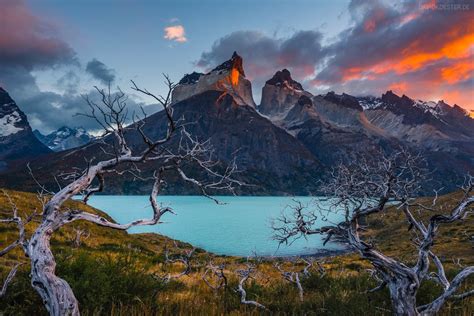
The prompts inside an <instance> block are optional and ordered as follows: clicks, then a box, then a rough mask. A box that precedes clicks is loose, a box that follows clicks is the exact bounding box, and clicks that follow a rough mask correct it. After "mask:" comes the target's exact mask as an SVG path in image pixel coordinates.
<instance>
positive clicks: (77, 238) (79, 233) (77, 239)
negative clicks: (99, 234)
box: [72, 228, 91, 248]
mask: <svg viewBox="0 0 474 316" xmlns="http://www.w3.org/2000/svg"><path fill="white" fill-rule="evenodd" d="M74 232H75V233H76V234H75V235H74V237H73V238H72V246H73V247H74V248H79V247H80V246H81V244H82V240H81V238H82V239H87V238H89V237H90V235H91V232H90V231H88V230H85V229H81V228H74Z"/></svg>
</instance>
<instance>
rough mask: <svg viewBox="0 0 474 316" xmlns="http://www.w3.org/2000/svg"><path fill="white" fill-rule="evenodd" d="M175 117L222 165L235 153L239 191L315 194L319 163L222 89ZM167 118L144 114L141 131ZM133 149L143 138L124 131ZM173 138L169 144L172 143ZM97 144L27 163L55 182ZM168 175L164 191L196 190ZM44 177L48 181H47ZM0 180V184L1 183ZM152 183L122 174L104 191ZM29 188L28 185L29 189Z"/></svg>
mask: <svg viewBox="0 0 474 316" xmlns="http://www.w3.org/2000/svg"><path fill="white" fill-rule="evenodd" d="M173 109H174V112H173V115H174V116H175V117H176V118H182V117H183V118H184V120H185V122H189V124H188V125H187V126H186V130H187V131H188V132H189V133H191V135H193V136H195V137H198V138H199V139H200V140H202V141H205V140H209V141H210V143H211V144H212V146H213V148H214V156H213V157H214V159H215V160H219V161H220V162H221V163H222V165H225V164H227V163H228V162H230V161H231V160H232V159H233V157H234V155H236V163H237V166H238V169H239V171H240V172H239V173H238V174H237V175H236V176H237V177H238V178H239V179H240V180H242V181H244V182H245V183H248V184H249V185H248V186H244V187H242V188H241V189H240V192H239V193H242V194H309V193H311V192H315V190H316V181H315V179H316V178H318V173H319V172H320V168H319V163H318V162H317V160H316V159H315V158H314V156H313V155H312V154H311V152H310V151H309V150H308V149H306V147H305V146H304V145H302V144H301V143H300V142H299V141H297V140H296V139H294V138H293V137H292V136H291V135H290V134H288V133H287V132H286V131H285V130H283V129H281V128H279V127H277V126H275V125H274V124H272V123H271V121H270V120H268V119H266V118H264V117H262V116H261V115H260V114H259V113H258V112H257V111H256V110H255V109H254V108H253V107H251V106H247V105H239V104H237V103H236V102H235V100H234V98H233V97H232V96H230V95H229V94H225V93H222V92H220V91H206V92H204V93H201V94H199V95H195V96H192V97H191V98H188V99H186V100H183V101H181V102H179V103H176V104H174V105H173ZM165 129H166V118H165V116H164V113H163V112H158V113H156V114H154V115H152V116H150V117H148V118H147V120H146V124H145V126H144V131H145V133H147V135H149V136H150V137H151V138H153V139H158V138H161V137H162V136H163V135H164V134H165ZM127 139H128V141H129V143H130V144H131V146H132V148H135V149H139V148H140V147H141V146H142V140H141V136H140V135H139V134H138V133H136V132H135V131H130V132H129V133H128V134H127ZM177 141H178V138H177V136H176V137H175V138H174V140H173V142H171V144H169V146H171V148H172V146H174V144H176V142H177ZM100 146H101V144H98V143H92V144H90V145H88V146H85V147H82V148H77V149H73V150H69V151H66V152H60V153H55V154H52V155H50V156H48V159H47V160H40V161H35V162H33V163H32V164H31V166H32V168H33V169H34V172H35V174H36V175H37V176H41V178H42V179H45V180H44V181H45V183H46V184H48V185H50V186H54V185H55V183H54V178H53V177H52V175H54V174H59V173H61V172H67V171H68V170H69V171H71V170H72V168H73V167H77V166H80V167H86V165H85V163H84V157H86V159H88V158H91V157H95V158H96V160H97V159H100V158H103V157H102V156H101V155H102V154H101V153H102V151H101V149H100ZM155 168H156V165H154V164H153V162H150V163H147V164H146V165H144V166H141V169H142V170H143V173H144V174H145V175H146V174H151V173H152V172H153V170H155ZM27 176H28V175H26V174H24V173H22V172H17V173H16V174H15V175H13V174H6V175H3V176H2V177H1V178H2V179H5V182H6V183H7V184H10V185H11V183H15V182H17V183H22V186H23V187H25V182H27ZM170 176H171V178H168V180H169V181H168V182H167V186H166V188H165V192H166V193H170V194H186V193H197V191H196V190H195V188H194V187H192V186H190V185H189V184H185V183H183V182H181V181H179V180H178V178H177V177H176V176H174V175H170ZM46 179H47V180H46ZM2 182H3V181H2V180H1V179H0V185H5V183H2ZM150 187H151V182H145V183H143V182H141V181H133V179H131V178H130V177H129V178H126V177H112V179H110V178H109V180H108V183H107V187H106V191H107V192H109V193H130V194H131V193H147V191H148V190H149V189H150ZM31 189H32V188H31Z"/></svg>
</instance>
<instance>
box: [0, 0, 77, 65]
mask: <svg viewBox="0 0 474 316" xmlns="http://www.w3.org/2000/svg"><path fill="white" fill-rule="evenodd" d="M1 6H2V9H1V10H0V30H1V33H2V35H1V36H0V67H2V66H5V65H6V66H9V67H12V66H16V67H22V68H25V69H27V70H32V69H39V68H44V67H49V66H54V65H58V64H69V63H72V62H75V52H74V50H73V49H72V48H71V47H70V46H69V45H68V44H67V43H66V42H64V41H63V40H61V39H60V38H59V37H58V32H57V29H56V27H55V25H54V24H52V23H51V22H47V21H45V20H43V19H40V18H39V17H36V16H34V15H33V14H32V13H31V12H30V10H29V9H28V8H27V7H26V6H25V4H24V2H23V1H14V0H6V1H2V5H1Z"/></svg>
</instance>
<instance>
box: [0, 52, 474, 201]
mask: <svg viewBox="0 0 474 316" xmlns="http://www.w3.org/2000/svg"><path fill="white" fill-rule="evenodd" d="M262 91H263V93H262V103H261V104H260V105H259V107H258V110H257V107H256V106H255V103H254V101H253V97H252V90H251V83H250V81H249V80H247V79H246V78H245V72H244V69H243V61H242V58H241V57H240V56H238V55H237V54H236V53H234V55H233V56H232V57H231V58H230V59H229V60H227V61H225V62H224V63H222V64H221V65H219V66H217V67H216V68H214V69H213V70H212V71H210V72H209V73H207V74H202V73H196V72H194V73H191V74H189V75H185V76H184V77H183V78H182V79H181V81H180V82H179V84H178V85H177V87H176V89H175V90H174V91H173V94H172V101H173V110H174V113H173V115H174V116H175V117H177V118H180V119H182V120H184V121H186V122H193V124H189V125H187V131H188V132H189V133H191V134H192V135H193V136H195V137H197V138H199V139H205V140H209V142H210V144H212V146H213V148H214V150H215V151H214V153H213V158H214V159H216V161H219V162H223V163H225V162H228V161H231V160H232V159H233V158H234V154H237V164H238V167H239V179H240V180H242V181H243V182H245V183H249V184H252V185H251V186H248V187H246V188H243V189H242V192H240V193H245V194H307V193H313V194H314V193H317V192H318V191H317V190H318V188H317V186H318V181H317V180H319V179H321V178H322V177H324V176H325V175H326V171H328V170H331V168H332V167H334V166H335V165H337V164H339V163H340V162H343V163H354V162H356V163H357V161H359V159H367V160H368V159H374V157H377V156H378V155H379V154H380V152H391V151H393V150H396V149H399V148H401V147H403V148H407V149H408V150H413V151H414V152H417V153H421V154H422V155H423V157H424V158H425V159H426V161H427V164H428V168H429V169H430V170H435V171H436V172H433V175H432V177H433V179H434V180H435V182H431V181H430V182H426V183H423V186H422V191H423V192H422V193H423V194H431V193H432V190H433V189H439V188H441V187H444V189H445V190H446V191H452V190H454V189H455V188H456V185H457V184H458V183H459V181H461V180H462V179H463V176H464V175H465V174H466V173H468V172H470V173H473V172H474V119H472V118H470V117H469V115H467V113H466V111H464V110H463V109H462V108H461V107H459V106H457V105H453V106H451V105H448V104H446V103H445V102H443V101H439V102H429V101H421V100H414V99H412V98H409V97H408V96H405V95H403V96H398V95H396V94H395V93H393V92H392V91H387V92H386V93H384V94H383V95H382V96H380V97H358V96H352V95H349V94H345V93H342V94H337V93H335V92H329V93H326V94H323V95H316V96H314V95H312V94H311V93H309V92H308V91H305V90H304V88H303V86H302V85H301V84H300V83H298V82H297V81H296V80H294V79H293V78H292V77H291V74H290V72H289V71H288V70H285V69H284V70H281V71H278V72H276V74H275V75H274V76H273V77H272V78H270V79H269V80H268V81H267V82H266V84H265V86H264V88H263V90H262ZM9 102H11V101H9ZM4 103H7V102H4ZM9 115H10V116H9V117H8V118H3V120H5V121H7V120H8V121H9V122H16V120H17V115H16V114H13V112H9ZM18 115H20V116H21V112H18ZM0 118H1V117H0ZM2 122H3V121H2ZM137 124H138V123H137ZM17 128H21V126H20V125H18V124H16V123H14V124H13V127H12V126H9V127H8V131H9V133H10V132H11V133H13V132H16V129H17ZM165 129H166V117H165V116H164V114H163V112H158V113H155V114H153V115H151V116H149V117H148V118H147V119H146V124H145V126H144V131H145V133H146V134H147V135H150V136H151V137H153V138H159V137H160V136H162V135H164V134H165V133H166V130H165ZM18 133H20V132H18ZM78 135H79V137H78ZM81 135H83V133H82V132H81V131H80V130H79V131H77V130H71V129H67V128H64V129H63V130H61V129H60V130H59V131H57V132H55V133H53V134H52V135H48V136H47V137H48V139H49V140H48V142H49V143H48V142H47V143H48V144H49V145H50V146H51V147H52V148H54V149H55V150H62V149H66V148H70V147H73V146H70V145H64V143H68V142H64V140H65V139H74V140H76V139H78V138H79V139H81V137H82V136H81ZM127 138H128V140H129V142H130V145H131V146H132V147H134V148H140V146H143V141H142V138H141V136H140V135H139V133H137V132H136V131H133V129H130V131H128V132H127ZM111 142H113V140H112V138H105V139H104V142H92V143H91V144H90V145H88V146H83V147H81V148H79V149H77V150H70V151H67V152H58V153H52V154H50V155H48V159H38V160H37V161H35V164H36V170H34V171H35V174H37V175H38V176H40V177H41V178H42V179H44V180H45V182H47V184H48V185H51V186H56V182H55V179H54V177H53V175H54V174H57V173H68V172H71V171H72V170H71V168H75V167H79V168H80V167H84V168H86V167H87V161H88V160H89V159H101V158H104V157H107V154H106V152H104V150H101V146H102V145H104V144H107V143H108V144H109V145H112V143H111ZM76 145H77V143H76V144H74V146H76ZM174 145H176V144H174ZM69 146H70V147H69ZM170 146H173V144H170ZM102 149H103V148H102ZM104 155H105V156H104ZM155 168H156V165H154V164H153V162H150V163H149V164H147V165H146V166H144V167H143V170H142V171H143V172H144V175H143V176H144V177H145V178H146V175H148V174H151V173H152V172H153V171H154V170H155ZM24 170H25V169H24V167H23V169H21V168H18V169H15V170H12V171H11V172H8V173H3V174H2V176H1V177H0V186H7V185H9V186H11V185H17V186H20V187H21V188H22V189H26V184H27V183H28V179H29V178H30V176H29V174H27V173H26V172H24ZM48 181H49V182H48ZM150 185H151V183H141V182H140V185H139V186H137V182H135V181H133V177H131V178H127V177H124V178H121V179H117V180H116V181H112V183H110V184H109V186H108V188H107V190H109V191H108V192H110V193H143V192H144V191H147V190H148V189H149V186H150ZM166 190H167V191H166V193H170V194H185V193H188V194H189V193H195V192H194V191H193V188H190V187H188V186H186V184H185V183H180V182H179V181H178V180H176V181H170V182H169V183H168V186H167V188H166Z"/></svg>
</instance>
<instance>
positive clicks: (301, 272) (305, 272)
mask: <svg viewBox="0 0 474 316" xmlns="http://www.w3.org/2000/svg"><path fill="white" fill-rule="evenodd" d="M301 261H302V262H303V263H304V264H305V266H304V268H303V269H297V267H296V265H297V263H298V260H296V261H294V262H293V266H292V267H291V270H289V271H287V270H284V269H283V267H282V265H281V264H280V263H278V262H277V263H275V264H274V267H275V268H276V269H277V270H278V272H280V274H281V276H282V277H283V279H285V280H286V281H288V282H289V283H293V284H294V285H295V286H296V288H297V289H298V294H299V297H300V301H301V302H303V301H304V289H303V285H302V284H301V280H302V279H303V278H308V277H309V276H310V275H311V272H310V269H311V268H312V267H313V264H314V262H315V261H314V260H313V259H301ZM316 264H317V265H318V271H319V273H320V274H321V277H323V276H324V274H325V270H324V268H323V266H322V265H321V264H320V263H319V262H317V261H316Z"/></svg>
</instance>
